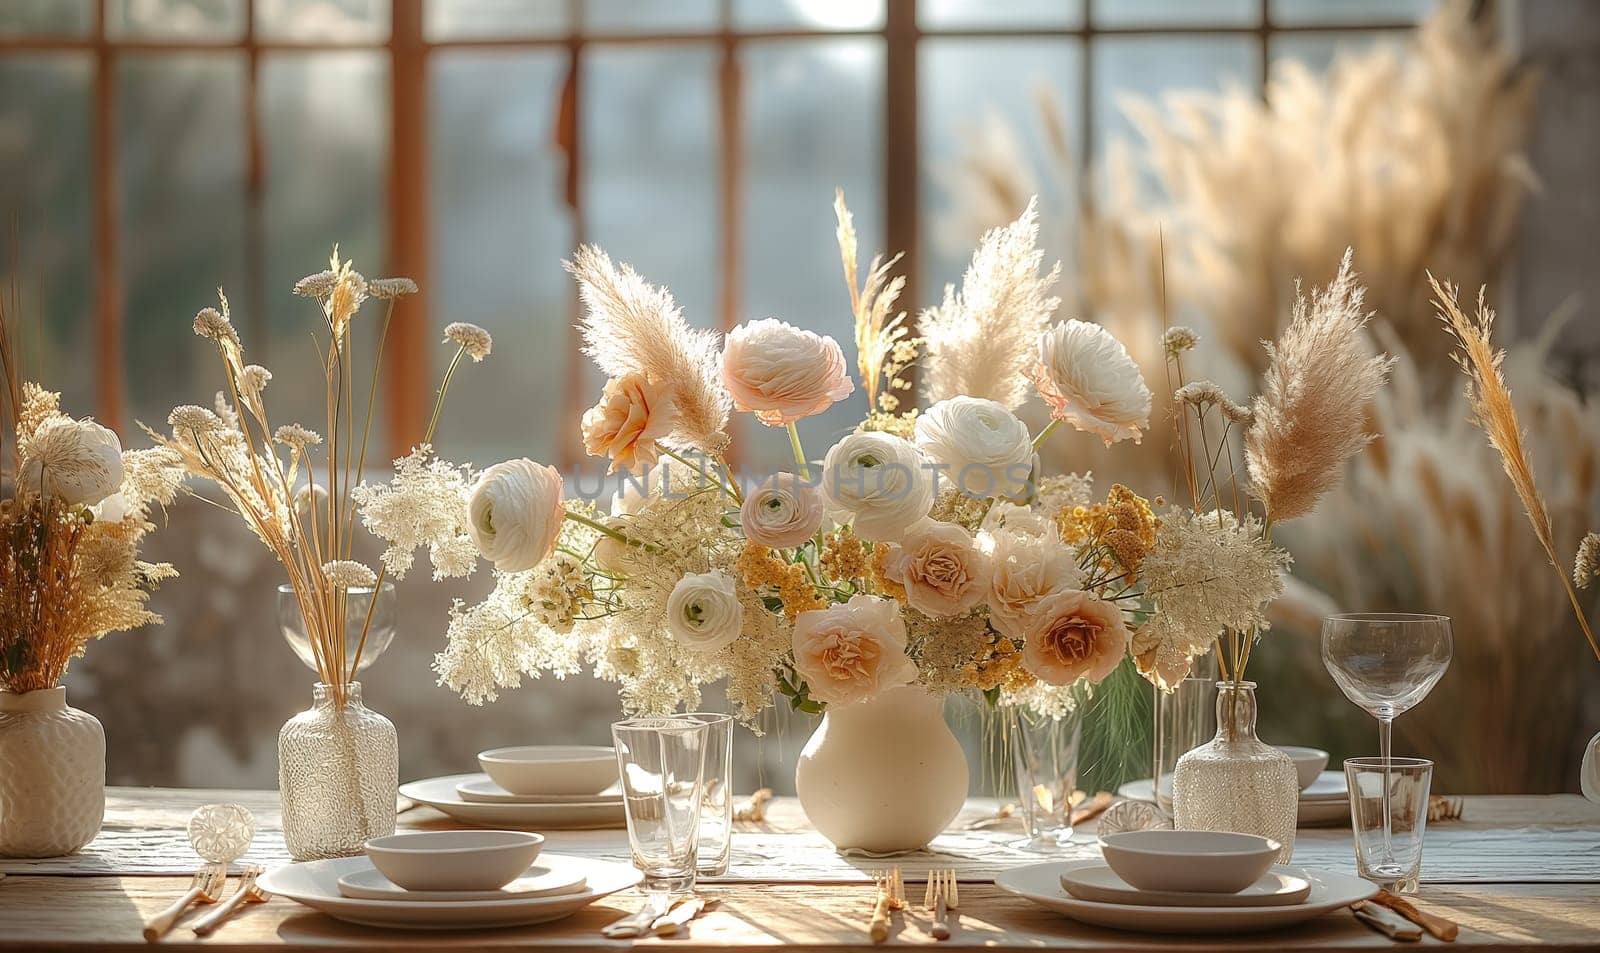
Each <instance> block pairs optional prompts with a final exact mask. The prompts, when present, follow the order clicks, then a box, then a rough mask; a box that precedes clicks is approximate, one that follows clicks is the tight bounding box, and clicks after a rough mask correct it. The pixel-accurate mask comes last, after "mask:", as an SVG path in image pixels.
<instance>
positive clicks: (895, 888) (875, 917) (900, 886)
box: [867, 864, 906, 943]
mask: <svg viewBox="0 0 1600 953" xmlns="http://www.w3.org/2000/svg"><path fill="white" fill-rule="evenodd" d="M872 880H873V882H874V883H875V884H877V886H878V892H877V899H876V900H875V901H874V902H873V904H872V923H871V924H870V925H869V926H868V927H867V935H868V936H870V937H872V942H874V943H882V942H883V941H884V940H887V939H889V911H891V910H899V909H901V908H903V907H904V906H905V905H906V882H905V880H904V879H903V878H902V877H901V876H900V865H899V864H896V865H895V866H894V867H892V868H890V869H889V870H887V871H884V870H880V871H877V872H875V873H874V874H873V875H872Z"/></svg>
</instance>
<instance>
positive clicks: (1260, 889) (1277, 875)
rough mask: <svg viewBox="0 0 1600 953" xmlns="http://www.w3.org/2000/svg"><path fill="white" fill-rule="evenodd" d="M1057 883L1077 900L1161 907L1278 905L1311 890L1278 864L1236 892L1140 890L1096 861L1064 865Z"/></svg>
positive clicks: (1299, 876)
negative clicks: (1059, 882)
mask: <svg viewBox="0 0 1600 953" xmlns="http://www.w3.org/2000/svg"><path fill="white" fill-rule="evenodd" d="M1061 886H1062V887H1063V888H1065V889H1066V891H1067V893H1068V894H1070V895H1072V896H1073V897H1076V898H1077V899H1079V900H1092V901H1095V902H1097V903H1122V904H1136V905H1139V906H1163V907H1280V906H1284V905H1286V904H1291V903H1300V902H1302V901H1304V900H1305V899H1306V897H1307V896H1308V895H1310V893H1311V881H1309V880H1307V879H1306V877H1305V874H1304V873H1302V872H1301V871H1300V869H1299V868H1297V867H1284V866H1282V865H1279V864H1274V865H1273V866H1272V868H1271V869H1270V870H1268V871H1267V873H1266V875H1265V876H1263V877H1262V878H1261V879H1260V880H1257V881H1256V882H1255V883H1253V884H1251V885H1250V886H1248V887H1246V888H1244V889H1243V890H1241V891H1239V892H1238V893H1191V892H1187V891H1178V890H1140V889H1139V888H1137V887H1133V886H1129V885H1128V883H1127V882H1126V881H1124V880H1123V879H1122V878H1121V877H1118V876H1117V872H1116V871H1114V870H1112V869H1111V868H1110V867H1108V866H1106V864H1105V863H1104V862H1102V861H1098V860H1081V861H1076V862H1074V863H1070V864H1068V865H1067V866H1066V867H1064V868H1063V869H1062V872H1061Z"/></svg>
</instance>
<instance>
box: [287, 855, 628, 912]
mask: <svg viewBox="0 0 1600 953" xmlns="http://www.w3.org/2000/svg"><path fill="white" fill-rule="evenodd" d="M539 859H540V861H541V862H543V863H548V864H550V865H551V866H558V865H559V866H562V867H564V868H570V869H575V870H578V871H580V872H581V873H582V874H583V876H584V877H585V879H586V881H587V884H586V886H585V887H584V889H583V890H581V891H579V892H578V893H569V894H563V895H558V896H553V897H529V898H526V899H515V900H473V901H454V902H447V901H437V900H426V901H406V900H359V899H354V898H351V897H346V896H344V895H343V894H341V893H340V892H339V878H340V877H343V876H346V875H348V874H353V873H356V872H357V871H360V870H367V869H371V867H372V862H371V861H369V860H367V858H365V857H341V858H338V859H335V860H312V861H307V862H306V863H303V864H289V865H288V866H285V867H278V868H276V869H274V870H269V871H267V872H266V873H264V874H262V875H261V879H260V884H261V889H262V890H265V891H266V892H268V893H271V894H277V895H278V896H281V897H288V898H289V899H290V900H293V901H295V902H296V903H302V904H305V905H306V906H308V907H310V908H312V909H313V910H317V911H320V912H322V913H326V914H327V915H328V916H330V917H334V918H336V919H339V920H346V921H349V922H350V923H359V924H362V925H363V926H373V927H398V928H402V929H407V930H466V929H474V928H480V927H511V926H523V925H525V924H530V923H545V922H548V921H550V920H559V919H561V918H562V917H565V916H570V915H572V914H574V913H576V912H578V911H579V910H582V909H583V908H584V907H586V906H588V905H589V904H591V903H593V902H595V901H596V900H599V899H600V898H601V897H604V896H607V895H609V894H613V893H616V892H617V891H619V890H626V889H628V888H629V887H632V886H633V885H635V884H637V883H638V882H639V880H640V878H641V875H640V873H639V871H638V870H636V869H634V868H633V867H632V866H631V865H628V864H614V863H611V862H609V861H603V860H590V859H588V858H584V857H570V856H566V855H562V854H546V855H543V856H541V857H540V858H539Z"/></svg>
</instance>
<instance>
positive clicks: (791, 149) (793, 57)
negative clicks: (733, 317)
mask: <svg viewBox="0 0 1600 953" xmlns="http://www.w3.org/2000/svg"><path fill="white" fill-rule="evenodd" d="M739 62H740V66H741V68H742V71H743V76H744V91H743V92H744V95H743V115H744V120H743V121H744V129H743V136H742V140H743V145H744V179H745V181H744V188H743V189H742V194H741V205H742V209H741V211H742V214H741V216H740V228H741V233H740V236H739V247H740V248H741V249H742V250H743V253H744V256H745V260H744V267H743V268H742V270H741V274H740V276H739V277H740V292H739V294H740V303H739V310H738V315H737V318H738V320H740V321H747V320H750V319H752V318H764V317H778V318H782V319H783V320H785V321H788V322H789V323H790V324H794V325H797V326H799V327H803V328H807V329H809V330H812V331H815V332H816V333H818V334H829V335H832V336H833V338H834V339H835V340H836V341H838V342H839V346H840V347H841V348H843V349H844V352H845V355H846V360H847V361H849V362H851V364H852V366H853V364H854V361H855V347H854V343H853V342H854V332H853V330H852V329H853V327H854V325H853V322H852V319H851V316H850V293H849V291H848V290H847V289H846V288H845V285H844V275H843V272H842V271H841V269H840V265H839V248H838V245H837V243H836V241H835V239H834V228H835V221H834V215H833V190H834V188H835V187H836V186H837V187H841V188H843V189H844V191H845V199H846V201H848V202H849V203H850V209H851V211H852V212H854V213H855V222H856V231H857V233H858V235H859V241H860V248H861V254H862V256H864V257H870V256H871V255H872V253H873V251H875V250H883V245H884V229H883V182H882V169H883V115H884V110H883V43H882V41H880V40H877V39H869V38H849V39H832V40H804V41H779V42H761V43H750V44H747V45H746V46H745V47H744V48H743V49H742V51H741V56H740V60H739ZM906 174H910V172H909V170H908V171H907V172H906ZM862 265H863V267H864V266H865V262H863V263H862ZM865 407H866V399H865V398H864V397H863V396H862V394H861V389H860V388H859V387H858V388H857V389H856V391H855V393H853V394H851V395H850V396H849V397H848V398H846V399H845V400H842V401H840V402H839V403H837V404H835V405H834V406H833V409H832V410H829V411H827V412H825V413H823V414H819V415H818V416H816V417H811V418H809V419H807V420H805V421H804V422H802V423H801V424H800V432H801V434H802V435H803V436H804V438H805V447H806V450H807V452H808V453H809V454H810V456H812V457H813V458H820V457H821V456H822V454H823V453H824V452H826V451H827V449H828V447H829V445H831V444H832V443H833V442H834V441H835V440H837V439H838V438H839V437H840V436H842V435H843V434H844V432H845V431H847V430H849V429H850V428H852V427H853V426H854V425H855V423H856V422H857V421H859V420H860V419H861V416H862V414H863V412H864V410H865ZM735 439H736V440H737V441H738V450H737V453H738V455H739V459H740V460H741V461H742V462H743V465H744V466H746V467H752V466H753V467H758V468H760V467H766V468H772V467H785V468H788V467H791V466H792V463H791V462H790V461H791V459H792V458H791V457H790V454H789V444H788V440H787V438H785V437H784V436H783V433H782V431H779V430H774V429H773V428H770V427H765V426H762V425H761V424H760V423H758V422H757V421H756V420H755V418H754V417H753V416H751V415H749V414H740V415H739V422H738V430H737V431H736V433H735Z"/></svg>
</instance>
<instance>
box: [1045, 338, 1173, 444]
mask: <svg viewBox="0 0 1600 953" xmlns="http://www.w3.org/2000/svg"><path fill="white" fill-rule="evenodd" d="M1033 379H1034V383H1035V384H1036V385H1038V388H1039V396H1041V397H1043V398H1044V401H1045V403H1047V404H1049V405H1050V415H1051V416H1052V417H1054V418H1056V419H1057V420H1065V421H1067V422H1068V423H1070V424H1072V426H1074V427H1076V428H1077V429H1079V430H1082V431H1084V432H1086V433H1092V434H1094V435H1095V436H1097V437H1099V438H1100V439H1102V440H1104V441H1105V444H1106V446H1108V447H1109V446H1111V445H1112V444H1113V443H1116V442H1117V441H1119V440H1124V439H1127V438H1129V437H1132V438H1133V442H1134V443H1138V442H1139V438H1140V437H1141V436H1142V435H1143V432H1144V428H1146V427H1148V426H1150V388H1148V387H1146V386H1145V383H1144V375H1143V374H1141V373H1140V372H1139V365H1138V364H1136V363H1134V360H1133V358H1132V357H1131V356H1130V355H1129V354H1128V349H1127V348H1125V347H1123V346H1122V342H1121V341H1118V340H1117V339H1116V338H1115V337H1113V336H1112V334H1111V332H1110V331H1107V330H1106V329H1105V328H1103V327H1101V326H1100V325H1098V324H1091V323H1089V322H1087V321H1063V322H1061V323H1060V324H1057V325H1055V326H1054V327H1051V328H1047V329H1046V330H1045V331H1044V332H1043V333H1041V334H1040V335H1039V363H1038V365H1037V366H1036V367H1035V368H1034V374H1033Z"/></svg>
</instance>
